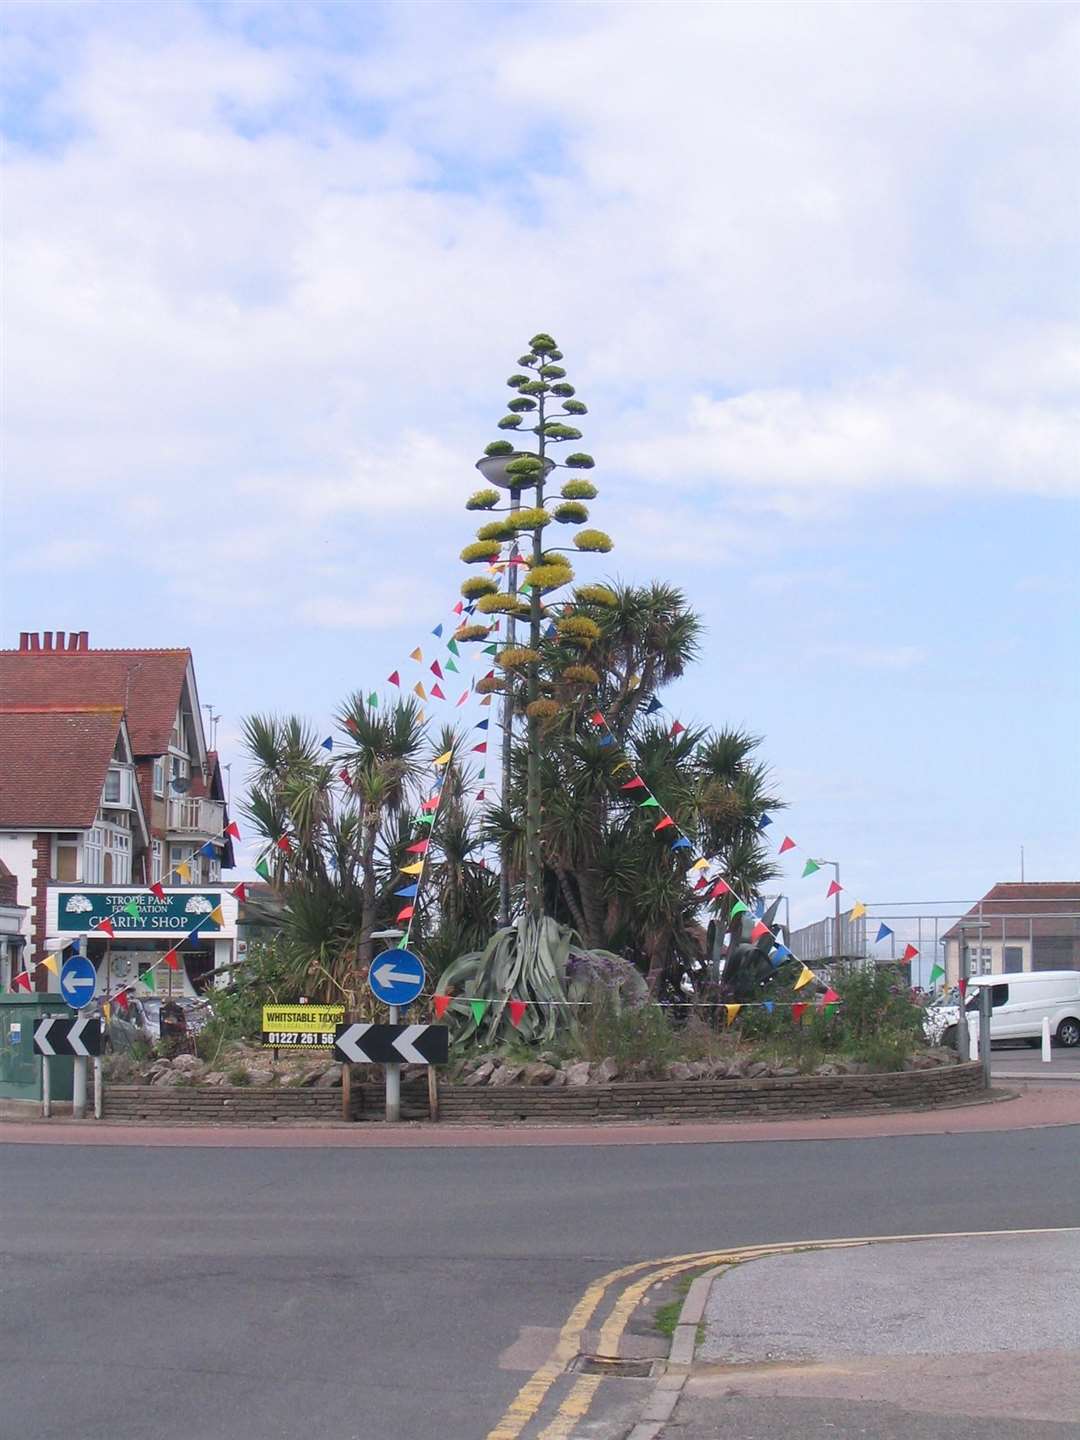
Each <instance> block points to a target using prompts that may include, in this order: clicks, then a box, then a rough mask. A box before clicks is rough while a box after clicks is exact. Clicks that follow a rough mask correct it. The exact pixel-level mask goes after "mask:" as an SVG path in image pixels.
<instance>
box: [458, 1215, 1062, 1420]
mask: <svg viewBox="0 0 1080 1440" xmlns="http://www.w3.org/2000/svg"><path fill="white" fill-rule="evenodd" d="M1064 1228H1067V1227H1064ZM1061 1233H1063V1227H1056V1228H1050V1229H1034V1230H971V1231H961V1232H945V1233H931V1234H922V1235H866V1236H858V1237H852V1238H848V1239H841V1240H804V1241H795V1242H789V1243H787V1244H783V1245H751V1246H743V1247H741V1248H739V1249H729V1250H704V1251H698V1252H697V1253H694V1254H689V1255H673V1256H669V1257H668V1258H667V1259H666V1260H643V1261H639V1262H638V1263H637V1264H635V1265H624V1266H623V1267H622V1268H621V1269H618V1270H611V1271H609V1272H608V1274H606V1275H602V1276H601V1277H600V1278H599V1279H598V1280H594V1281H593V1283H592V1284H591V1285H590V1286H589V1287H588V1289H587V1290H586V1291H585V1293H584V1294H583V1295H582V1297H581V1299H580V1300H579V1301H578V1303H577V1304H576V1305H575V1306H574V1308H573V1310H572V1311H571V1312H570V1315H569V1316H568V1318H567V1320H566V1323H565V1324H564V1325H563V1327H562V1329H561V1330H560V1331H559V1338H558V1340H557V1341H556V1344H555V1348H554V1350H553V1351H552V1352H551V1355H550V1356H549V1357H548V1359H547V1360H546V1361H545V1363H544V1364H543V1365H541V1366H540V1368H539V1369H538V1370H537V1371H536V1372H535V1373H534V1374H533V1375H531V1376H530V1377H529V1379H528V1380H526V1382H525V1384H524V1385H523V1386H522V1387H521V1389H520V1390H519V1391H518V1393H517V1394H516V1395H515V1397H514V1399H513V1400H512V1401H511V1403H510V1405H509V1406H508V1408H507V1410H506V1412H505V1413H504V1414H503V1416H502V1418H501V1419H500V1420H499V1422H498V1424H497V1425H496V1426H495V1428H494V1429H493V1430H489V1431H488V1433H487V1436H486V1437H485V1440H518V1436H520V1435H521V1434H522V1432H523V1431H524V1430H525V1428H526V1426H528V1425H529V1424H530V1423H531V1422H532V1421H533V1420H534V1419H535V1418H536V1416H537V1414H538V1413H539V1411H540V1407H541V1406H542V1405H543V1403H544V1400H545V1399H546V1398H547V1394H548V1391H549V1390H550V1389H551V1387H552V1386H553V1385H554V1384H555V1382H556V1381H557V1380H558V1379H559V1378H560V1376H562V1375H564V1374H565V1373H566V1367H567V1365H569V1363H570V1361H571V1360H573V1358H574V1357H575V1355H577V1354H579V1353H580V1350H581V1340H582V1335H583V1334H584V1332H585V1330H586V1329H587V1327H588V1325H589V1322H590V1320H591V1319H592V1318H593V1316H594V1315H595V1313H596V1311H597V1310H598V1309H599V1307H600V1303H601V1301H602V1300H603V1298H604V1296H605V1294H606V1293H607V1291H608V1290H609V1289H611V1288H612V1287H613V1286H618V1285H620V1283H621V1282H629V1283H626V1284H623V1286H622V1288H621V1289H620V1290H619V1292H618V1294H617V1296H616V1298H615V1301H614V1304H613V1305H612V1308H611V1311H610V1313H609V1314H608V1316H607V1319H606V1320H605V1321H604V1323H603V1325H602V1327H601V1330H600V1342H599V1349H598V1354H600V1355H602V1356H610V1357H612V1358H615V1357H617V1356H618V1353H619V1343H620V1341H621V1339H622V1335H623V1331H624V1330H625V1329H626V1326H627V1324H628V1322H629V1320H630V1317H631V1316H632V1315H633V1313H634V1311H635V1310H636V1309H637V1307H638V1305H639V1304H640V1303H641V1301H642V1299H643V1298H644V1296H645V1293H646V1291H647V1290H649V1288H650V1287H651V1286H653V1285H655V1284H657V1283H659V1282H660V1281H662V1280H669V1279H671V1277H672V1276H674V1275H678V1274H681V1273H682V1272H684V1271H686V1270H697V1269H710V1270H711V1269H714V1268H715V1267H717V1266H720V1265H738V1264H742V1263H743V1262H745V1261H747V1260H756V1259H758V1258H760V1257H761V1256H765V1255H782V1254H785V1253H787V1252H790V1251H794V1250H841V1249H848V1248H851V1247H853V1246H858V1245H881V1244H887V1243H896V1242H897V1241H915V1240H965V1239H975V1238H978V1237H982V1236H992V1235H1001V1236H1005V1235H1054V1234H1061ZM604 1378H605V1377H604V1376H603V1375H580V1376H578V1377H577V1379H576V1380H575V1381H574V1384H573V1385H572V1386H571V1388H570V1390H569V1392H568V1394H567V1395H566V1396H565V1398H564V1399H563V1400H562V1401H561V1402H560V1404H559V1407H558V1410H557V1411H556V1413H555V1415H554V1416H553V1417H552V1419H551V1420H550V1421H549V1422H548V1424H547V1425H546V1426H545V1427H544V1429H543V1430H541V1431H540V1432H539V1434H538V1435H537V1437H536V1440H569V1437H570V1436H571V1435H572V1433H573V1429H574V1426H575V1425H576V1424H577V1422H578V1421H579V1420H581V1419H582V1418H583V1416H584V1415H586V1414H587V1413H588V1410H589V1406H590V1405H591V1404H592V1401H593V1397H594V1396H595V1394H596V1392H597V1390H598V1388H599V1386H600V1382H601V1380H603V1379H604Z"/></svg>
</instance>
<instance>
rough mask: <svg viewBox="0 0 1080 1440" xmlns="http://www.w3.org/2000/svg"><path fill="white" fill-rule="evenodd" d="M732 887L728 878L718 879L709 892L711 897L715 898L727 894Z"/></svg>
mask: <svg viewBox="0 0 1080 1440" xmlns="http://www.w3.org/2000/svg"><path fill="white" fill-rule="evenodd" d="M730 889H731V886H730V885H729V884H728V883H727V881H726V880H717V882H716V884H715V885H714V886H713V888H712V890H711V892H710V894H709V899H710V900H715V899H717V897H718V896H720V895H726V894H727V893H728V891H729V890H730Z"/></svg>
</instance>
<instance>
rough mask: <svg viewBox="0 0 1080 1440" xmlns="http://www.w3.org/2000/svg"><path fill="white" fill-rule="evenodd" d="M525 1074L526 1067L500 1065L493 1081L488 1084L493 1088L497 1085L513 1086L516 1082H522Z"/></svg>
mask: <svg viewBox="0 0 1080 1440" xmlns="http://www.w3.org/2000/svg"><path fill="white" fill-rule="evenodd" d="M524 1074H525V1066H524V1065H511V1064H505V1065H499V1066H497V1067H496V1068H495V1070H494V1071H493V1073H492V1076H491V1079H490V1080H489V1081H488V1084H489V1085H491V1086H492V1087H494V1086H496V1085H513V1083H514V1082H515V1080H520V1079H521V1077H522V1075H524Z"/></svg>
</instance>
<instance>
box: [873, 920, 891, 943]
mask: <svg viewBox="0 0 1080 1440" xmlns="http://www.w3.org/2000/svg"><path fill="white" fill-rule="evenodd" d="M893 933H894V932H893V931H892V930H890V929H889V927H888V925H886V924H885V922H884V921H882V922H881V929H880V930H879V931H878V932H877V934H876V935H875V936H874V944H875V945H876V944H877V942H878V941H879V940H884V939H885V937H886V935H892V934H893Z"/></svg>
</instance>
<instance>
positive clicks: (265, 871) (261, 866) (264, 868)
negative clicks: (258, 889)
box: [255, 860, 270, 880]
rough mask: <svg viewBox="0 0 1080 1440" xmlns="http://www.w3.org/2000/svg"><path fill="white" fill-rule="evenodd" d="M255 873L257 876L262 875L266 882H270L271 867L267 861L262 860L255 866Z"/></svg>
mask: <svg viewBox="0 0 1080 1440" xmlns="http://www.w3.org/2000/svg"><path fill="white" fill-rule="evenodd" d="M255 873H256V874H257V875H261V876H262V878H263V879H264V880H269V879H270V866H269V865H268V864H267V863H266V861H265V860H260V861H259V863H258V864H257V865H256V866H255Z"/></svg>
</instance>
